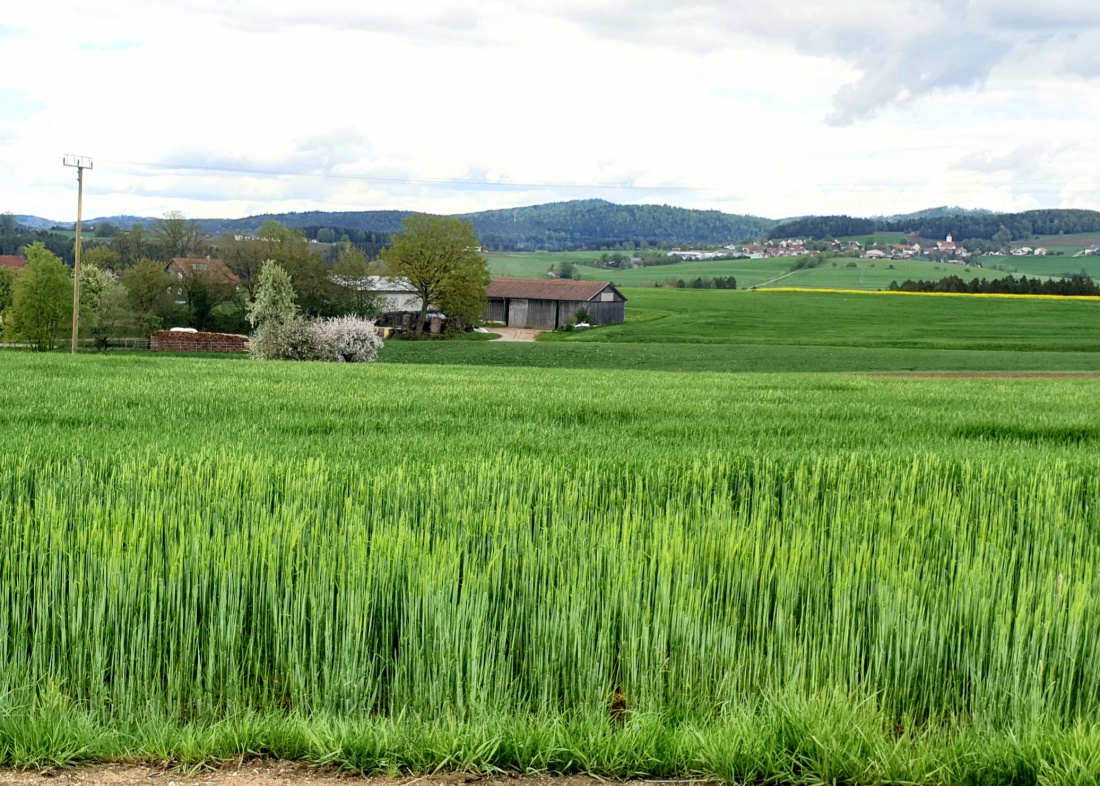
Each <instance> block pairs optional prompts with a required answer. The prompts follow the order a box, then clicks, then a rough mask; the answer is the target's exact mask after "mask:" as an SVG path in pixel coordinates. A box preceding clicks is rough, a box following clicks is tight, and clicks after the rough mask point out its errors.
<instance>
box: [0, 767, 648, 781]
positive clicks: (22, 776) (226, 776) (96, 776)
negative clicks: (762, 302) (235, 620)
mask: <svg viewBox="0 0 1100 786" xmlns="http://www.w3.org/2000/svg"><path fill="white" fill-rule="evenodd" d="M474 783H477V784H479V786H607V784H608V781H606V780H602V779H599V780H598V779H596V778H590V777H587V776H583V775H571V776H566V777H553V776H549V775H509V774H503V775H492V776H486V777H482V776H479V775H465V774H461V773H444V774H439V775H425V776H421V777H417V776H414V775H406V774H401V775H397V776H395V777H393V778H389V777H386V776H379V775H375V776H370V777H366V778H364V777H362V776H359V775H356V774H355V773H348V772H341V771H340V770H338V769H336V768H334V767H322V768H320V769H314V768H311V767H307V766H305V765H302V764H291V763H287V762H278V761H253V762H249V761H245V762H241V763H236V762H234V763H232V764H230V765H228V766H223V767H220V768H216V769H200V770H197V771H195V772H190V771H188V770H186V769H165V768H163V767H153V766H149V765H134V764H107V765H96V766H88V767H74V768H72V769H56V768H51V769H45V770H38V769H33V770H26V771H20V770H0V786H337V785H339V786H352V784H368V786H413V784H416V786H464V784H474ZM634 783H638V784H648V783H668V781H634Z"/></svg>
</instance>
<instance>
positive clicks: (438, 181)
mask: <svg viewBox="0 0 1100 786" xmlns="http://www.w3.org/2000/svg"><path fill="white" fill-rule="evenodd" d="M104 161H106V162H107V163H112V164H122V165H123V166H141V167H149V168H152V169H168V170H181V169H182V170H185V171H195V172H220V173H223V174H239V175H252V176H259V177H314V178H323V179H326V180H365V181H368V182H380V183H414V184H415V183H423V184H429V185H472V186H493V187H502V188H607V189H623V190H637V191H714V190H717V189H718V188H719V187H718V186H666V185H659V186H640V185H637V184H636V183H564V182H558V183H549V182H541V183H540V182H522V181H513V180H474V179H472V178H437V177H398V176H396V175H341V174H337V173H335V172H281V171H277V170H271V169H245V168H242V167H228V166H209V165H200V164H164V163H154V162H150V161H110V160H107V159H100V162H101V163H103V162H104Z"/></svg>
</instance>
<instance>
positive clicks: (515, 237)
mask: <svg viewBox="0 0 1100 786" xmlns="http://www.w3.org/2000/svg"><path fill="white" fill-rule="evenodd" d="M459 218H461V219H462V220H463V221H472V222H473V224H474V229H476V230H477V236H478V238H479V239H480V240H481V242H482V244H483V245H485V246H487V247H489V248H499V249H509V250H518V251H534V250H539V249H547V250H565V249H571V248H598V247H600V246H613V245H617V244H619V243H628V242H634V243H640V242H642V241H646V242H648V243H651V244H657V243H674V244H675V243H680V244H684V245H692V244H699V245H724V244H726V243H737V242H740V241H744V240H751V239H753V238H758V237H761V236H763V235H764V234H765V233H766V232H767V231H768V230H769V229H771V228H772V227H773V226H775V222H774V221H772V220H771V219H767V218H758V217H756V216H742V215H734V214H731V213H722V212H720V211H718V210H689V209H687V208H682V207H669V206H668V205H616V204H614V203H612V202H605V201H603V200H602V199H588V200H581V201H574V202H555V203H552V204H548V205H535V206H532V207H520V208H512V209H509V210H491V211H488V212H485V213H470V214H468V215H464V216H459Z"/></svg>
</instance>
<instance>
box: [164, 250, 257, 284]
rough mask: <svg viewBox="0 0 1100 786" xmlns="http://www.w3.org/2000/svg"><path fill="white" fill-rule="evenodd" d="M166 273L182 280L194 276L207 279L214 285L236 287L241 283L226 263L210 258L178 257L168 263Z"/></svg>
mask: <svg viewBox="0 0 1100 786" xmlns="http://www.w3.org/2000/svg"><path fill="white" fill-rule="evenodd" d="M165 272H167V273H168V274H169V275H171V276H174V277H176V278H180V279H182V278H190V277H192V276H194V277H195V278H201V279H205V280H207V281H209V282H210V283H212V284H233V285H234V286H235V285H237V284H239V283H241V280H240V279H239V278H237V276H236V275H234V273H233V271H232V270H230V269H229V268H228V267H227V266H226V264H225V263H224V262H222V261H221V260H220V259H211V258H210V257H204V258H201V259H191V258H187V257H176V258H175V259H173V260H172V261H171V262H169V263H168V266H167V267H166V268H165Z"/></svg>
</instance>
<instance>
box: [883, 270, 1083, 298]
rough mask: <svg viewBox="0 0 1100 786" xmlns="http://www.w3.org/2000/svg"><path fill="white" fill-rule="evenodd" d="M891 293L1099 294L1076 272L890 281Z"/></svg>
mask: <svg viewBox="0 0 1100 786" xmlns="http://www.w3.org/2000/svg"><path fill="white" fill-rule="evenodd" d="M889 289H890V291H892V292H954V293H959V294H969V295H980V294H988V295H1065V296H1070V295H1090V296H1100V286H1097V284H1096V283H1095V282H1094V281H1093V280H1092V279H1091V278H1089V277H1088V276H1086V275H1082V274H1076V275H1072V276H1069V277H1068V278H1062V279H1050V280H1046V281H1043V280H1040V279H1038V278H1028V277H1027V276H1021V277H1020V278H1014V277H1013V276H1007V277H1005V278H993V279H983V278H975V279H971V280H970V281H964V280H963V279H961V278H959V277H958V276H947V277H946V278H941V279H940V280H939V281H911V280H906V281H903V282H902V283H900V284H899V283H898V282H897V281H891V282H890V286H889Z"/></svg>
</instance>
